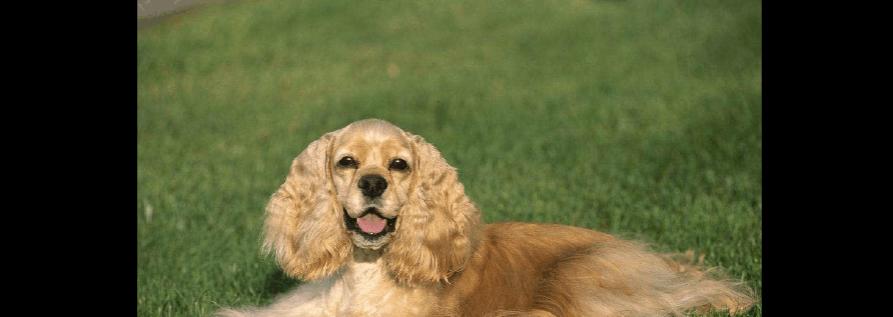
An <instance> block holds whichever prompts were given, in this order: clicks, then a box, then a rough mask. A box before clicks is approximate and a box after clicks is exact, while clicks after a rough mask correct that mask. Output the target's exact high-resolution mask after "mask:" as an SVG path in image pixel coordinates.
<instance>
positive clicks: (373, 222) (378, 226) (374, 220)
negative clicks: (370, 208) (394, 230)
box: [357, 213, 388, 234]
mask: <svg viewBox="0 0 893 317" xmlns="http://www.w3.org/2000/svg"><path fill="white" fill-rule="evenodd" d="M387 223H388V222H387V220H384V219H382V218H381V217H379V216H377V215H375V214H372V213H368V214H366V215H365V216H363V217H361V218H359V219H357V224H358V225H360V230H363V232H365V233H371V234H376V233H379V232H381V231H382V230H384V226H385V225H386V224H387Z"/></svg>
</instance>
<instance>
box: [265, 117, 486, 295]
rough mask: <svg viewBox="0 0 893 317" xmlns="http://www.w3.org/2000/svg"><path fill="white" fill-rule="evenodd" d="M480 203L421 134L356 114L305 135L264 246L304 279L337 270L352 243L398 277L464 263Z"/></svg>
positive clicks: (429, 275) (427, 278)
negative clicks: (310, 138) (318, 134)
mask: <svg viewBox="0 0 893 317" xmlns="http://www.w3.org/2000/svg"><path fill="white" fill-rule="evenodd" d="M479 218H480V215H479V212H478V210H477V208H476V207H475V206H474V204H473V203H472V202H471V200H470V199H468V197H467V196H466V195H465V192H464V188H463V186H462V184H461V183H460V182H459V179H458V175H457V173H456V171H455V169H454V168H453V167H451V166H450V165H449V164H447V163H446V161H445V160H444V159H443V157H441V155H440V153H439V152H438V151H437V149H435V148H434V146H432V145H431V144H428V143H427V142H425V140H424V139H423V138H421V137H419V136H416V135H413V134H410V133H408V132H405V131H403V130H401V129H400V128H398V127H396V126H394V125H392V124H390V123H388V122H385V121H382V120H375V119H369V120H362V121H358V122H354V123H352V124H350V125H348V126H347V127H345V128H342V129H340V130H337V131H334V132H331V133H328V134H326V135H324V136H323V137H322V138H320V139H319V140H317V141H315V142H313V143H311V144H310V145H309V146H308V147H307V149H305V150H304V151H303V152H302V153H301V154H300V155H298V157H297V158H296V159H295V160H294V161H293V162H292V167H291V171H290V173H289V176H288V177H287V178H286V181H285V183H284V184H282V186H281V187H280V188H279V190H278V191H277V192H276V193H275V194H273V198H272V199H271V201H270V203H269V204H268V206H267V220H266V224H265V226H266V239H265V243H264V245H265V248H266V249H267V250H272V251H275V254H276V258H277V260H278V262H279V264H280V265H281V266H282V268H283V269H284V270H285V271H286V272H287V273H288V274H290V275H292V276H295V277H298V278H302V279H308V280H313V279H318V278H322V277H325V276H328V275H330V274H332V273H334V272H335V271H336V270H337V269H338V268H340V267H341V266H342V265H343V264H344V263H346V262H347V261H348V260H349V259H350V258H351V254H352V252H353V250H354V248H361V249H369V250H376V251H380V252H381V256H382V257H383V259H384V261H385V263H386V265H387V266H388V268H389V270H390V272H391V273H392V275H393V276H394V277H395V279H397V280H399V281H401V282H405V283H430V282H438V281H442V280H445V279H446V278H448V277H449V276H450V275H451V274H452V273H453V272H455V271H458V270H460V269H461V267H462V265H463V264H464V263H465V261H467V259H468V257H469V256H470V254H471V252H472V250H473V249H474V247H475V246H474V243H475V241H476V239H475V235H476V234H477V230H478V228H477V227H478V224H479Z"/></svg>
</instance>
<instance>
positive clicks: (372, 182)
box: [357, 174, 388, 198]
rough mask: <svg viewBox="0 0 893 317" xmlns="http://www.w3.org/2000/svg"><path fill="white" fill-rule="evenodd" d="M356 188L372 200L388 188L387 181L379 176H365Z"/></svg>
mask: <svg viewBox="0 0 893 317" xmlns="http://www.w3.org/2000/svg"><path fill="white" fill-rule="evenodd" d="M357 187H359V188H360V189H362V190H363V195H366V196H367V197H370V198H374V197H378V196H381V193H384V190H385V189H387V188H388V181H387V180H385V179H384V177H381V175H375V174H373V175H366V176H363V177H361V178H360V182H359V183H357Z"/></svg>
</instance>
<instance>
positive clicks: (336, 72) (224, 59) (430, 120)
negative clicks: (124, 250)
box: [136, 0, 762, 316]
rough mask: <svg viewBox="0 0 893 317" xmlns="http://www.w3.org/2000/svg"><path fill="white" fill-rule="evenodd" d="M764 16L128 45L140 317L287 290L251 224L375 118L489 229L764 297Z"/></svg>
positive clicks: (722, 8)
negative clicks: (712, 276)
mask: <svg viewBox="0 0 893 317" xmlns="http://www.w3.org/2000/svg"><path fill="white" fill-rule="evenodd" d="M761 6H762V5H761V2H760V1H700V0H698V1H667V0H640V1H622V0H613V1H583V0H567V1H524V0H516V1H449V2H447V1H402V0H400V1H341V0H309V1H279V0H266V1H236V2H228V3H225V4H218V5H210V6H207V7H204V8H200V9H196V10H191V11H189V12H187V13H184V14H179V15H176V16H173V17H170V18H167V19H165V20H164V21H162V22H160V23H158V24H156V25H153V26H151V27H147V28H143V29H140V30H138V32H137V37H138V39H137V53H138V56H137V69H138V87H137V88H138V90H137V101H138V111H137V113H138V117H137V130H138V144H137V150H138V156H137V161H138V167H137V182H138V183H137V202H136V203H137V235H138V247H137V248H138V249H137V251H138V264H139V265H138V268H137V273H138V274H137V285H138V286H137V287H138V295H137V303H138V306H137V307H138V308H137V309H138V314H139V315H140V316H207V315H209V314H210V313H211V312H213V311H214V310H216V309H217V308H218V307H221V306H243V305H262V304H266V303H269V302H270V301H271V300H272V298H273V297H274V296H276V295H277V294H280V293H282V292H284V291H286V290H288V289H289V288H291V287H294V285H297V283H298V282H297V281H292V280H289V279H287V278H285V277H284V276H283V275H282V274H281V273H279V271H278V269H277V267H276V265H275V263H274V261H273V260H272V258H269V257H265V256H263V255H261V254H260V252H259V246H260V241H261V232H260V229H261V224H262V221H263V208H264V205H265V204H266V202H267V199H268V198H269V196H270V194H272V193H273V191H274V190H275V189H276V188H277V187H278V186H279V184H280V183H281V182H282V181H283V180H284V177H285V176H286V174H287V171H288V168H289V164H290V162H291V160H292V159H293V158H294V157H295V156H296V155H297V154H298V153H299V152H300V151H301V150H303V148H304V147H305V146H306V145H307V144H308V143H309V142H311V141H313V140H315V139H317V138H318V137H320V136H321V135H322V134H324V133H326V132H329V131H332V130H335V129H338V128H340V127H342V126H344V125H346V124H347V123H349V122H352V121H354V120H358V119H362V118H369V117H376V118H381V119H385V120H388V121H391V122H393V123H395V124H396V125H398V126H400V127H402V128H404V129H406V130H408V131H411V132H413V133H416V134H419V135H422V136H424V137H425V138H426V139H428V140H429V141H430V142H431V143H433V144H435V145H436V146H437V147H438V148H439V149H440V150H441V152H442V153H443V155H444V156H445V157H446V158H447V160H448V161H449V162H450V163H451V164H452V165H453V166H455V167H457V168H458V169H459V172H460V178H461V180H462V182H463V183H464V184H465V188H466V191H467V193H468V195H469V196H470V197H471V198H472V199H473V200H474V201H475V202H476V203H477V205H478V206H479V207H480V208H481V210H482V212H483V215H484V219H485V220H486V221H488V222H496V221H509V220H512V221H532V222H553V223H562V224H569V225H576V226H581V227H587V228H592V229H595V230H600V231H606V232H609V233H613V234H616V235H619V236H622V237H626V238H632V239H640V240H643V241H646V242H648V243H649V244H651V245H652V247H653V248H654V249H656V250H658V251H664V252H681V251H685V250H688V249H693V250H695V251H696V252H697V253H698V254H704V255H705V262H706V263H707V264H708V265H711V266H720V267H722V268H723V269H724V270H725V271H726V272H727V273H728V275H729V276H731V277H732V278H734V279H739V280H742V281H745V282H746V283H747V284H748V285H750V286H751V287H752V288H754V289H755V290H756V292H757V294H758V295H759V294H761V291H762V281H761V279H762V246H761V245H762V229H761V227H762V163H761V160H762V101H761V95H762V90H761V84H762V83H761V81H762V73H761V66H762V53H761V50H762V48H761V41H762V31H761V27H762V25H761V24H762V22H761V21H762V17H761V10H762V8H761ZM747 315H748V316H761V315H762V308H761V306H759V305H758V306H756V307H755V309H753V310H752V311H750V312H749V313H748V314H747Z"/></svg>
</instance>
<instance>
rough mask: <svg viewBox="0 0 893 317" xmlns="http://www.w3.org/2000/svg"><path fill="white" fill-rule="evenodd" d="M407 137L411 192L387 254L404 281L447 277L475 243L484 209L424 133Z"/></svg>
mask: <svg viewBox="0 0 893 317" xmlns="http://www.w3.org/2000/svg"><path fill="white" fill-rule="evenodd" d="M407 137H408V138H409V139H410V141H411V143H412V149H413V156H414V160H415V167H413V171H412V173H413V180H412V184H411V185H410V188H411V189H410V197H409V200H408V201H407V203H406V204H405V205H404V207H403V209H402V210H401V211H400V218H399V220H398V224H397V231H396V232H395V235H394V240H393V241H391V243H390V244H388V246H387V249H386V251H385V253H384V255H383V257H384V260H385V263H386V264H387V266H388V268H389V270H390V271H391V273H392V274H393V275H394V277H395V278H396V279H397V280H398V281H400V282H402V283H406V284H409V285H414V284H418V283H437V282H441V281H448V278H449V277H450V275H452V274H453V273H455V272H458V271H460V270H461V269H462V268H463V266H464V265H465V262H467V261H468V259H469V257H471V254H472V252H473V251H474V249H475V248H476V243H477V241H478V237H477V235H478V232H479V225H480V211H478V209H477V207H475V205H474V203H473V202H472V201H471V199H469V198H468V197H467V196H466V195H465V188H464V187H463V186H462V183H460V182H459V176H458V174H457V173H456V169H455V168H453V167H452V166H450V165H449V164H448V163H447V162H446V160H444V158H443V157H442V156H441V155H440V152H439V151H437V149H436V148H434V146H433V145H431V144H429V143H428V142H425V139H423V138H422V137H420V136H417V135H413V134H410V133H407Z"/></svg>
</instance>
